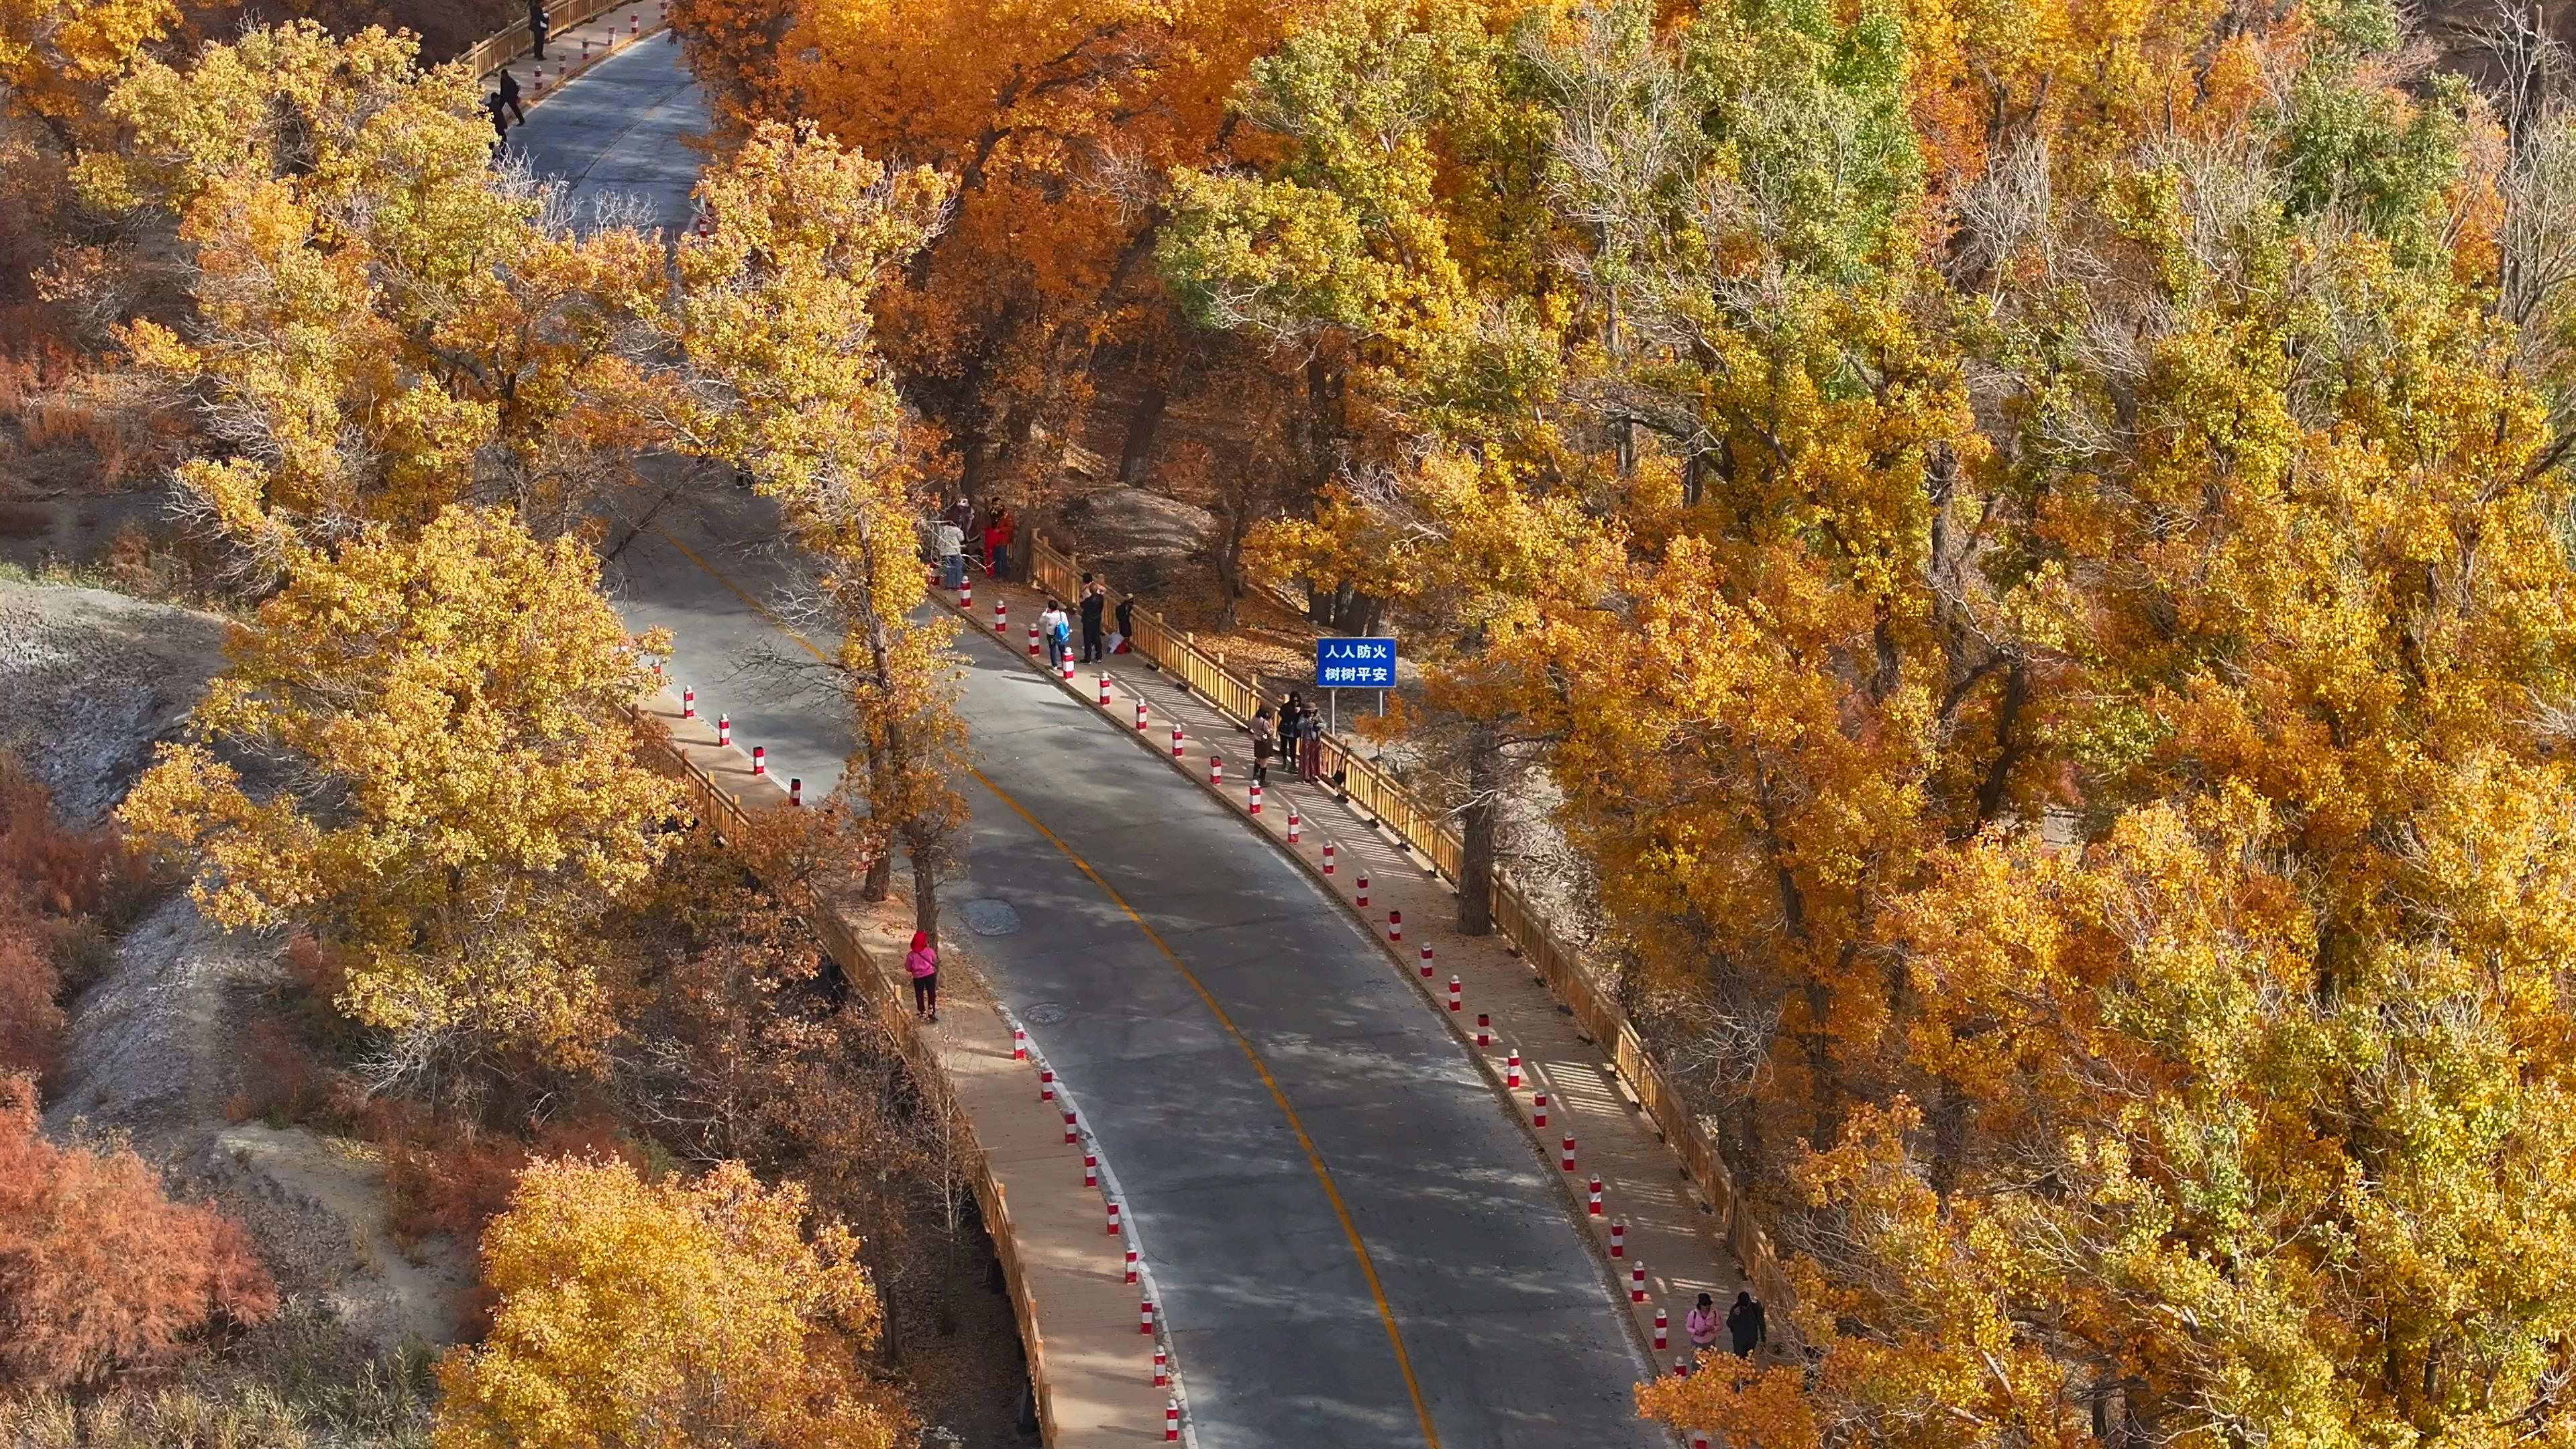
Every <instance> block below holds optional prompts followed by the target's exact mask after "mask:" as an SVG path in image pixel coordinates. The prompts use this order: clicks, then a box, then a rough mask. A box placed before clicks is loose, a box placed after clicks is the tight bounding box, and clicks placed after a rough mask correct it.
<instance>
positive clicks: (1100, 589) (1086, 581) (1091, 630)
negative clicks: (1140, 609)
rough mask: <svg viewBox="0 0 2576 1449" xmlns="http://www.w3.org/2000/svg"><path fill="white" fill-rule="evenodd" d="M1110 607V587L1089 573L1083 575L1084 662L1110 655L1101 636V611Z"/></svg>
mask: <svg viewBox="0 0 2576 1449" xmlns="http://www.w3.org/2000/svg"><path fill="white" fill-rule="evenodd" d="M1108 607H1109V589H1108V587H1107V586H1106V585H1104V584H1102V583H1101V582H1100V580H1098V579H1096V578H1093V577H1092V576H1091V575H1089V574H1084V575H1083V576H1082V659H1081V661H1080V662H1082V663H1084V664H1093V663H1097V662H1098V661H1100V660H1103V659H1106V658H1108V657H1109V650H1108V649H1107V648H1106V647H1105V646H1104V645H1103V643H1102V641H1101V637H1100V615H1101V611H1102V610H1104V609H1107V608H1108Z"/></svg>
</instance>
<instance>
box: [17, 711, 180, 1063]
mask: <svg viewBox="0 0 2576 1449" xmlns="http://www.w3.org/2000/svg"><path fill="white" fill-rule="evenodd" d="M150 890H151V876H150V872H149V870H148V868H147V866H146V865H145V863H144V861H143V860H142V859H141V858H140V857H139V856H137V855H136V854H134V853H133V852H131V851H128V850H126V849H125V848H124V846H123V844H122V843H121V842H119V841H118V840H117V839H116V837H115V836H114V835H112V834H110V833H109V832H107V831H105V830H98V829H89V830H75V829H71V828H68V827H66V826H64V825H62V824H60V823H59V822H57V821H56V820H55V819H54V814H53V809H52V805H51V802H50V801H49V799H48V798H47V796H46V793H45V788H44V787H43V786H42V785H39V784H37V783H36V782H35V781H34V780H32V779H30V778H28V776H27V773H26V770H25V768H24V767H23V766H21V765H20V764H19V763H18V762H17V761H16V760H13V759H7V758H0V1072H25V1073H29V1074H33V1075H41V1074H43V1073H44V1072H46V1071H49V1070H51V1069H52V1067H53V1065H54V1059H55V1052H56V1047H57V1043H58V1042H59V1041H60V1039H61V1036H62V1030H63V1025H64V1020H63V1011H62V1003H63V1001H64V1000H66V999H67V998H69V997H70V996H72V995H75V994H77V993H78V992H80V991H82V990H84V989H86V988H87V987H88V986H89V985H90V984H91V983H92V982H93V981H95V980H97V979H98V977H99V976H100V975H101V974H103V973H104V972H105V970H106V968H107V966H108V964H109V963H111V962H112V961H113V959H114V953H115V944H114V942H113V940H112V939H111V937H110V928H111V927H122V926H123V925H124V924H125V923H126V922H127V921H129V920H130V919H131V918H132V916H133V914H134V913H135V912H136V911H138V910H139V909H140V908H141V906H142V903H143V902H144V901H145V900H146V899H148V898H149V895H150Z"/></svg>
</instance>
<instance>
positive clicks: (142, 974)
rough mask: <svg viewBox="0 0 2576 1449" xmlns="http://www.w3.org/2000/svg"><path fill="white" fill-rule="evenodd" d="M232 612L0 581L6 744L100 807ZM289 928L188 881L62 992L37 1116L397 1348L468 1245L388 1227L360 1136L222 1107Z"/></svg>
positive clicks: (91, 812) (82, 814)
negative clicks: (177, 1194) (214, 1222)
mask: <svg viewBox="0 0 2576 1449" xmlns="http://www.w3.org/2000/svg"><path fill="white" fill-rule="evenodd" d="M224 629H225V625H224V622H223V621H222V620H220V619H218V618H215V617H213V616H211V615H206V614H199V613H193V612H191V611H188V610H184V609H176V608H171V607H168V606H166V605H161V604H153V603H147V602H144V601H141V600H137V599H131V598H127V597H125V596H123V595H120V594H113V593H108V592H105V591H103V590H98V589H83V588H66V587H54V586H46V585H39V584H25V583H7V582H0V697H5V698H6V699H7V700H8V701H9V707H8V709H7V710H6V711H0V746H5V747H7V748H9V749H11V750H13V751H15V752H16V753H17V754H18V755H19V757H20V758H21V759H23V760H25V761H26V762H27V765H28V767H29V769H30V770H31V771H32V772H33V773H34V774H35V776H36V778H37V779H39V780H41V781H42V782H44V784H45V785H46V786H47V787H48V788H49V789H51V790H52V792H53V797H54V802H55V808H56V809H57V811H58V812H59V813H61V814H62V815H63V816H64V817H65V818H66V819H67V820H69V821H74V822H78V823H95V822H97V821H99V820H101V819H104V818H105V817H106V815H107V814H108V812H109V811H111V810H112V809H114V807H115V805H116V803H117V802H118V801H119V800H121V799H123V798H124V795H125V792H126V790H127V789H128V788H129V787H130V786H131V785H132V784H133V783H134V780H135V778H136V777H137V776H138V775H139V774H141V773H142V771H143V769H144V768H145V767H146V766H147V765H149V764H150V762H151V759H152V754H153V750H154V748H155V746H157V745H158V744H159V743H160V742H162V741H164V740H169V739H174V738H176V737H177V735H178V732H179V729H180V727H181V725H182V723H183V722H184V720H185V719H186V716H187V713H188V710H189V709H190V708H191V707H192V706H193V705H194V704H195V702H196V700H197V698H198V696H199V695H200V694H202V693H203V692H204V689H205V684H206V681H207V679H209V678H210V677H211V676H212V675H213V674H214V672H215V671H216V670H217V669H218V668H220V667H221V665H222V662H223V661H222V655H221V646H222V641H223V635H224ZM286 980H287V973H286V969H285V967H284V965H283V963H282V961H281V943H280V942H277V941H271V940H261V939H257V938H252V937H243V936H236V935H232V934H229V933H226V932H224V931H221V930H218V929H216V928H215V927H214V926H212V925H211V924H209V923H208V922H207V921H205V920H204V919H203V918H202V917H200V916H199V915H198V913H197V909H196V907H195V906H193V905H192V904H190V903H189V902H188V900H187V899H186V898H185V897H184V896H182V895H173V896H172V897H171V898H170V899H168V900H165V901H163V902H162V903H161V904H160V905H159V906H158V907H156V908H155V909H153V910H152V911H151V912H150V913H148V914H147V915H146V916H145V917H144V918H143V919H142V920H141V921H140V922H138V923H137V924H136V925H135V927H134V928H133V929H131V930H129V931H128V932H126V934H125V936H124V938H123V940H121V941H120V942H119V943H118V946H117V950H116V956H115V964H114V965H113V967H112V968H111V969H110V970H109V971H108V973H107V974H106V976H105V977H104V978H102V979H101V980H100V981H98V982H97V983H96V984H95V985H94V986H92V987H91V988H90V989H89V990H88V991H86V992H85V993H83V994H82V996H81V997H80V999H79V1000H78V1001H77V1002H75V1003H74V1004H73V1006H72V1011H71V1016H72V1024H71V1030H70V1032H69V1034H68V1036H67V1039H66V1041H65V1049H64V1054H63V1062H62V1066H61V1068H60V1070H59V1072H58V1073H57V1075H56V1078H55V1080H54V1081H53V1083H52V1084H51V1085H52V1088H53V1090H52V1091H51V1092H50V1093H49V1100H50V1102H51V1105H50V1107H49V1109H48V1111H47V1113H46V1125H47V1128H48V1129H49V1130H50V1131H53V1132H54V1133H56V1134H57V1135H61V1136H67V1137H86V1136H97V1135H114V1136H117V1137H121V1138H123V1139H124V1140H126V1141H128V1142H130V1143H131V1144H132V1145H133V1146H134V1148H135V1150H137V1151H138V1152H141V1153H143V1154H144V1155H145V1156H146V1157H147V1158H148V1159H150V1160H151V1161H154V1162H156V1163H158V1164H160V1165H161V1166H162V1168H163V1169H164V1170H165V1171H167V1172H168V1173H169V1174H170V1175H171V1176H172V1178H173V1179H175V1180H176V1181H178V1182H179V1183H180V1184H182V1185H183V1187H184V1188H185V1189H186V1190H187V1191H188V1192H189V1193H191V1194H192V1195H197V1196H209V1197H212V1198H214V1199H215V1200H216V1201H218V1202H220V1203H221V1204H222V1205H223V1206H224V1207H225V1208H226V1209H227V1210H229V1211H231V1212H233V1213H235V1214H236V1215H238V1216H239V1217H240V1218H241V1219H242V1220H243V1221H244V1222H245V1223H246V1224H247V1225H248V1226H249V1228H250V1229H251V1232H252V1235H253V1237H254V1238H255V1240H256V1241H257V1242H258V1244H259V1248H260V1251H261V1256H262V1257H263V1259H265V1260H266V1261H267V1262H268V1264H269V1267H270V1270H271V1271H272V1272H274V1273H275V1274H276V1275H277V1278H278V1281H279V1283H280V1285H281V1287H283V1288H284V1289H285V1290H286V1291H287V1292H288V1294H289V1295H290V1298H291V1300H292V1301H293V1303H294V1305H295V1307H296V1309H297V1310H298V1312H297V1314H296V1315H295V1316H296V1318H297V1320H298V1321H299V1323H301V1324H303V1325H304V1330H303V1331H305V1332H307V1333H309V1332H311V1331H312V1325H313V1324H314V1323H316V1322H319V1323H321V1324H324V1325H336V1326H337V1328H338V1329H339V1330H340V1331H342V1332H343V1333H345V1334H346V1335H347V1336H348V1337H350V1338H351V1339H353V1340H355V1341H356V1342H357V1343H359V1344H363V1345H364V1346H365V1347H367V1348H369V1349H372V1350H374V1351H377V1352H390V1351H393V1350H395V1349H398V1348H400V1347H402V1346H404V1345H406V1344H418V1345H435V1344H442V1343H446V1342H448V1341H450V1340H452V1339H453V1338H454V1337H455V1334H456V1328H457V1324H458V1321H459V1316H460V1313H461V1311H462V1309H463V1307H464V1304H465V1299H466V1294H467V1292H468V1290H469V1289H470V1287H471V1284H472V1279H473V1273H472V1262H471V1259H470V1257H469V1255H468V1254H467V1252H466V1251H465V1250H464V1249H463V1248H462V1247H460V1246H459V1245H457V1244H455V1243H452V1242H449V1241H447V1240H445V1239H436V1238H432V1239H423V1240H417V1241H414V1242H412V1243H411V1244H409V1245H408V1246H407V1247H406V1246H404V1245H402V1244H398V1243H397V1242H396V1241H395V1238H394V1236H393V1234H392V1233H391V1232H390V1231H389V1230H388V1228H387V1226H386V1222H385V1211H384V1206H383V1192H382V1190H381V1184H382V1179H383V1175H384V1174H383V1169H382V1167H381V1166H380V1165H379V1164H378V1163H376V1162H375V1161H373V1160H372V1159H371V1158H370V1156H369V1155H368V1154H367V1152H366V1151H365V1149H363V1148H361V1147H359V1146H357V1145H356V1144H352V1143H349V1142H345V1141H343V1140H340V1139H336V1138H331V1137H326V1136H323V1135H321V1134H318V1133H313V1132H308V1131H304V1130H301V1129H297V1128H271V1127H263V1126H259V1125H257V1124H252V1123H246V1122H235V1121H233V1120H230V1114H228V1112H227V1107H228V1104H230V1105H237V1104H238V1103H239V1102H240V1101H241V1100H243V1097H244V1094H245V1093H246V1092H247V1091H249V1089H251V1088H252V1087H253V1086H254V1085H255V1083H253V1082H252V1081H251V1080H250V1076H251V1074H252V1073H253V1072H254V1071H255V1070H256V1068H255V1067H254V1065H253V1062H252V1059H251V1054H250V1053H249V1052H248V1051H247V1050H246V1049H245V1047H246V1043H248V1042H249V1041H250V1040H252V1039H253V1038H254V1036H255V1035H256V1033H257V1030H258V1028H259V1024H260V1022H261V1021H262V1020H263V1018H264V1017H266V1016H269V1015H272V1014H274V1013H276V1012H277V1011H278V1010H279V1009H280V1008H279V1007H278V1006H277V1004H276V1002H277V997H278V995H279V993H280V990H281V988H282V987H283V986H284V985H285V984H286Z"/></svg>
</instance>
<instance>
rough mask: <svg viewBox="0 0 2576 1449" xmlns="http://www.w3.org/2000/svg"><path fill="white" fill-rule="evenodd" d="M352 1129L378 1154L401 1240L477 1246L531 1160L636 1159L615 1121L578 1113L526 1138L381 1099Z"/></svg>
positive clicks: (638, 1158) (362, 1114) (395, 1224)
mask: <svg viewBox="0 0 2576 1449" xmlns="http://www.w3.org/2000/svg"><path fill="white" fill-rule="evenodd" d="M359 1127H360V1131H361V1132H362V1133H363V1134H364V1135H365V1136H366V1138H367V1139H368V1140H369V1141H371V1142H374V1143H376V1144H377V1145H378V1146H379V1147H381V1148H382V1149H383V1151H384V1155H385V1189H386V1193H387V1195H388V1196H389V1198H390V1199H391V1203H392V1213H391V1222H392V1225H393V1229H394V1231H395V1232H396V1233H397V1234H399V1235H401V1236H404V1237H424V1236H427V1235H429V1234H432V1233H445V1234H447V1235H448V1236H449V1237H452V1238H454V1239H456V1240H457V1241H458V1242H460V1243H473V1242H477V1241H480V1240H481V1238H482V1236H483V1225H484V1224H485V1223H486V1222H489V1221H490V1220H491V1218H492V1216H493V1215H494V1214H496V1213H498V1212H500V1211H501V1210H502V1209H503V1208H505V1207H507V1206H509V1202H510V1189H511V1187H512V1185H514V1184H515V1183H517V1181H518V1180H519V1169H521V1168H523V1167H525V1166H527V1165H528V1162H529V1161H530V1159H532V1158H537V1157H562V1156H566V1155H574V1156H585V1155H586V1156H593V1157H621V1158H625V1159H627V1160H629V1161H639V1162H640V1161H641V1160H642V1154H639V1153H637V1152H635V1151H634V1150H633V1147H632V1144H631V1143H630V1142H629V1140H628V1139H627V1137H626V1135H625V1133H624V1132H623V1131H622V1130H621V1129H620V1128H619V1127H618V1125H617V1123H616V1122H614V1121H612V1120H610V1119H609V1118H607V1117H604V1116H599V1115H596V1114H584V1115H581V1116H578V1117H573V1118H569V1119H567V1120H565V1121H561V1122H555V1123H550V1124H547V1125H545V1126H542V1127H539V1128H537V1129H536V1130H535V1131H534V1132H532V1133H531V1134H529V1135H527V1136H515V1135H512V1134H509V1133H502V1132H490V1131H484V1130H480V1129H478V1128H476V1127H475V1126H474V1125H473V1124H471V1123H460V1122H457V1121H455V1120H454V1119H452V1118H444V1117H440V1116H438V1115H436V1114H434V1113H432V1112H430V1111H428V1110H427V1109H425V1108H423V1107H421V1106H420V1105H419V1104H417V1103H413V1102H406V1101H401V1100H398V1099H392V1098H384V1099H379V1100H377V1101H375V1102H371V1103H369V1104H368V1105H367V1107H366V1108H365V1110H364V1111H363V1112H362V1113H361V1115H360V1119H359Z"/></svg>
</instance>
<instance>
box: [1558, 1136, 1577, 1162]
mask: <svg viewBox="0 0 2576 1449" xmlns="http://www.w3.org/2000/svg"><path fill="white" fill-rule="evenodd" d="M1556 1156H1557V1165H1558V1166H1560V1167H1562V1168H1564V1169H1565V1170H1566V1171H1568V1172H1572V1171H1573V1170H1574V1134H1573V1133H1571V1132H1569V1133H1567V1134H1565V1140H1564V1141H1562V1142H1560V1143H1558V1144H1557V1148H1556Z"/></svg>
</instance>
